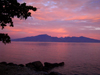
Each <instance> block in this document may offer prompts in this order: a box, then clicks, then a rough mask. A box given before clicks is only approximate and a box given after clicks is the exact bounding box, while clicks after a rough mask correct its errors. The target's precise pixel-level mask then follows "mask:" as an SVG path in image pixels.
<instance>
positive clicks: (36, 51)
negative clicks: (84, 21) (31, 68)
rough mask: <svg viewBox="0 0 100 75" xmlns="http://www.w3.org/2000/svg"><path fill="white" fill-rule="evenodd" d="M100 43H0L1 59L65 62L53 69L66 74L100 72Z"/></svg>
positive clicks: (7, 60)
mask: <svg viewBox="0 0 100 75" xmlns="http://www.w3.org/2000/svg"><path fill="white" fill-rule="evenodd" d="M99 53H100V43H63V42H53V43H52V42H12V43H11V44H7V45H4V44H1V43H0V61H6V62H14V63H18V64H20V63H23V64H26V63H28V62H32V61H37V60H40V61H41V62H42V63H43V62H51V63H55V62H57V63H59V62H62V61H63V62H65V66H64V67H63V68H55V69H53V70H55V71H60V72H62V73H65V74H69V75H71V74H72V75H73V74H80V75H82V74H84V73H86V74H89V75H93V74H100V72H99V70H100V54H99Z"/></svg>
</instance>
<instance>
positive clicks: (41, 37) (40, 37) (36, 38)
mask: <svg viewBox="0 0 100 75" xmlns="http://www.w3.org/2000/svg"><path fill="white" fill-rule="evenodd" d="M12 41H33V42H96V43H100V40H96V39H91V38H87V37H83V36H80V37H64V38H62V37H61V38H58V37H51V36H49V35H47V34H42V35H37V36H31V37H25V38H18V39H12Z"/></svg>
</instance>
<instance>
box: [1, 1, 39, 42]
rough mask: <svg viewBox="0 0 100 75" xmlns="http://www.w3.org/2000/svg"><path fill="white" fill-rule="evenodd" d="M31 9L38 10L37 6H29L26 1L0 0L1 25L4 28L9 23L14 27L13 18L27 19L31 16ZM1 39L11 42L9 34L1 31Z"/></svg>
mask: <svg viewBox="0 0 100 75" xmlns="http://www.w3.org/2000/svg"><path fill="white" fill-rule="evenodd" d="M29 10H33V11H36V10H37V8H36V7H33V6H27V5H26V3H22V4H20V3H19V2H18V1H17V0H0V27H1V28H2V29H4V28H5V27H6V26H7V25H9V26H10V27H14V24H13V21H12V18H14V17H17V18H20V19H25V20H26V19H27V18H28V17H31V12H29ZM0 41H2V42H3V43H5V44H6V43H10V42H11V40H10V37H9V35H8V34H4V33H0Z"/></svg>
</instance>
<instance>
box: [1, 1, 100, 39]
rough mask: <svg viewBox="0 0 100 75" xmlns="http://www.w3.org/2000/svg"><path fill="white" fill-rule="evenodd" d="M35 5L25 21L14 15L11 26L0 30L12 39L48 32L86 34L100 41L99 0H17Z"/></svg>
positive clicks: (51, 33) (58, 35)
mask: <svg viewBox="0 0 100 75" xmlns="http://www.w3.org/2000/svg"><path fill="white" fill-rule="evenodd" d="M18 1H19V2H20V3H22V2H26V3H27V5H32V6H34V7H37V8H38V10H37V11H36V12H33V11H31V13H32V17H29V18H28V19H27V20H20V19H18V18H14V19H13V21H14V27H13V28H11V27H9V26H7V27H6V28H5V29H3V30H0V32H2V33H8V34H9V36H11V38H12V39H14V38H22V37H27V36H36V35H40V34H48V35H50V36H56V37H67V36H70V37H71V36H76V37H79V36H85V37H89V38H93V39H99V40H100V0H18Z"/></svg>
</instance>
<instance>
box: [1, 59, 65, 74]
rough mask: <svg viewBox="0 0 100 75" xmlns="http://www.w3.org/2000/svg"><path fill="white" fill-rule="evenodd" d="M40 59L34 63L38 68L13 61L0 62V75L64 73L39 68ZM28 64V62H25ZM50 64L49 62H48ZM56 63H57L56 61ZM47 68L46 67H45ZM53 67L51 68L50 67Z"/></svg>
mask: <svg viewBox="0 0 100 75" xmlns="http://www.w3.org/2000/svg"><path fill="white" fill-rule="evenodd" d="M39 62H40V61H35V62H33V63H35V64H36V65H37V66H39V67H38V70H36V69H37V68H36V69H35V68H32V65H31V68H30V67H27V66H26V65H23V64H19V65H17V64H14V63H6V62H0V75H65V74H61V73H58V72H49V70H48V71H47V70H40V68H41V66H40V64H41V62H40V63H39ZM27 64H29V65H30V63H27ZM49 64H51V63H49ZM56 64H57V63H56ZM46 69H47V68H46ZM52 69H53V68H52Z"/></svg>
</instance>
